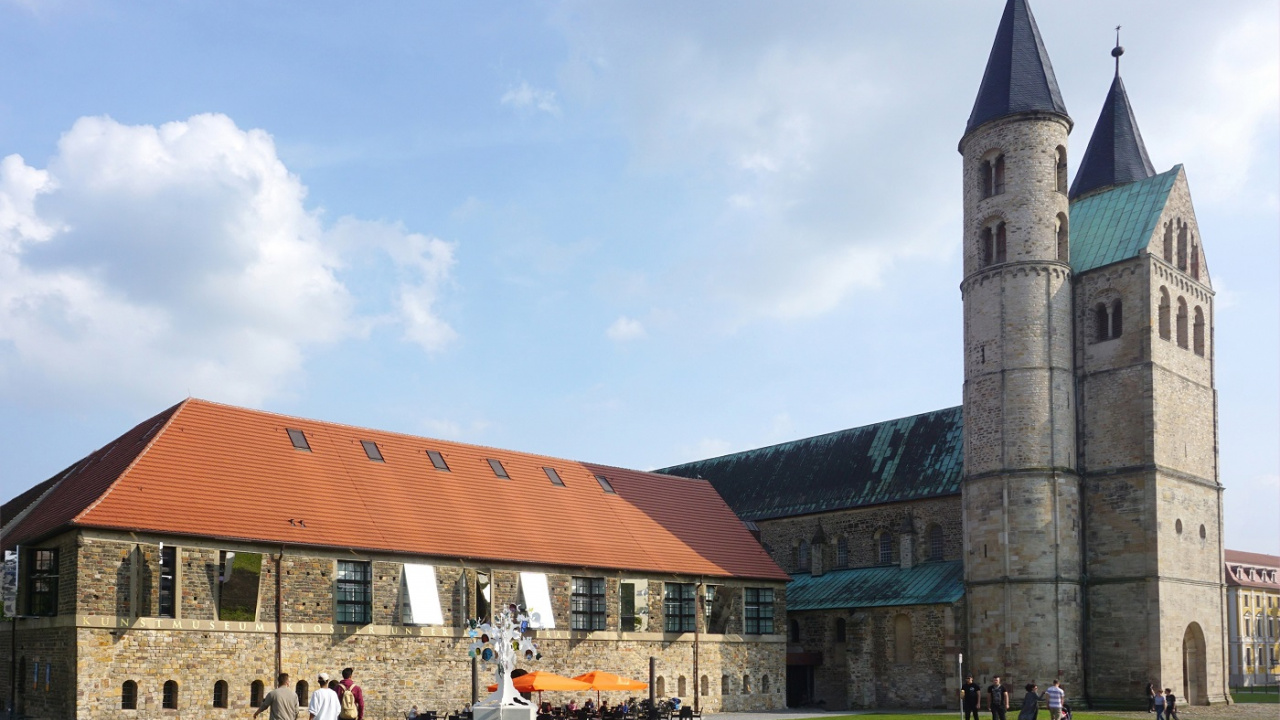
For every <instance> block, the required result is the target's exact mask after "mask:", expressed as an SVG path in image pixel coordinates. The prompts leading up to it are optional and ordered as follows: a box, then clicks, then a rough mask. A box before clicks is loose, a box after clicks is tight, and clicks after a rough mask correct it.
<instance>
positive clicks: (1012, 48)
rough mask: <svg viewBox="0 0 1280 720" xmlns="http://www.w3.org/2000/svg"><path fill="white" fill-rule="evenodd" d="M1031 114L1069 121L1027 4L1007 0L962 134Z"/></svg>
mask: <svg viewBox="0 0 1280 720" xmlns="http://www.w3.org/2000/svg"><path fill="white" fill-rule="evenodd" d="M1037 111H1040V112H1051V113H1057V114H1059V115H1062V116H1063V117H1066V118H1067V119H1068V120H1070V116H1069V115H1067V106H1066V105H1065V104H1064V103H1063V102H1062V93H1061V92H1059V91H1058V79H1057V78H1055V77H1054V76H1053V65H1051V64H1050V63H1049V53H1047V52H1045V49H1044V42H1043V41H1042V40H1041V39H1040V29H1039V28H1038V27H1036V19H1035V18H1034V17H1032V15H1031V8H1030V7H1028V6H1027V0H1009V2H1008V4H1006V5H1005V6H1004V15H1003V16H1002V17H1001V18H1000V28H999V29H998V30H996V40H995V43H993V44H992V46H991V56H990V57H988V58H987V70H986V72H985V73H983V74H982V86H981V87H980V88H979V89H978V99H977V100H975V101H974V103H973V112H971V113H969V124H968V125H967V126H966V127H965V130H964V131H965V134H966V135H967V134H968V133H970V132H972V131H973V130H974V129H975V128H977V127H978V126H979V125H981V124H983V123H985V122H988V121H990V120H995V119H996V118H1002V117H1004V116H1006V115H1014V114H1016V113H1023V112H1037Z"/></svg>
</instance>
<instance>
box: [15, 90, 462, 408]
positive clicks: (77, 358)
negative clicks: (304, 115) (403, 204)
mask: <svg viewBox="0 0 1280 720" xmlns="http://www.w3.org/2000/svg"><path fill="white" fill-rule="evenodd" d="M305 199H306V188H305V187H304V186H303V184H302V182H301V180H300V179H299V178H298V177H297V176H296V175H293V174H291V173H290V172H289V170H288V169H287V168H286V167H285V166H284V164H283V163H282V162H281V161H280V159H279V157H278V156H277V154H276V149H275V144H274V142H273V141H272V138H271V136H270V135H268V134H267V133H266V132H264V131H262V130H247V131H246V130H241V129H240V128H238V127H236V125H235V123H234V122H232V120H231V119H230V118H228V117H226V116H224V115H198V116H195V117H192V118H190V119H188V120H186V121H183V122H171V123H166V124H164V125H161V126H159V127H154V126H149V125H140V126H127V125H122V124H120V123H118V122H116V121H114V120H112V119H110V118H106V117H88V118H81V119H80V120H79V121H77V122H76V123H75V125H74V126H73V127H72V128H71V129H70V130H69V131H68V132H67V133H66V134H65V135H64V136H63V137H62V139H61V140H60V142H59V144H58V151H57V153H56V155H55V156H54V157H53V158H52V159H51V160H50V161H49V163H48V166H47V167H46V168H45V169H43V170H40V169H36V168H34V167H31V166H29V165H27V164H26V162H25V161H24V160H23V159H22V158H21V157H19V156H17V155H10V156H9V157H6V158H4V160H3V161H0V392H4V393H5V394H8V395H10V396H18V397H27V398H36V397H40V398H45V399H48V398H49V397H51V396H52V397H56V396H62V395H71V394H90V395H93V396H96V397H102V396H110V395H118V396H120V397H128V398H134V399H142V400H144V401H146V402H154V401H156V400H161V401H165V400H173V399H176V398H178V397H182V396H184V395H186V394H188V393H192V394H207V395H210V396H213V397H217V398H220V399H225V400H227V401H230V402H236V403H246V404H257V403H260V402H261V401H262V400H263V399H264V398H266V397H269V396H272V395H275V394H278V393H280V392H282V391H285V390H287V389H288V388H290V387H291V386H296V384H297V382H298V378H299V371H300V370H301V369H302V365H303V361H304V357H305V353H306V351H307V349H308V348H310V347H313V346H318V345H323V344H327V343H333V342H335V341H338V340H340V339H342V338H345V337H350V336H353V335H360V334H362V333H364V332H367V330H368V329H369V327H371V326H372V325H373V324H375V323H377V322H379V321H380V319H378V318H371V317H361V316H359V315H358V314H357V313H356V310H355V305H356V303H355V298H354V297H353V294H352V292H351V291H350V290H349V289H348V287H347V286H346V285H345V284H344V283H343V281H342V278H341V271H342V269H343V267H344V264H345V262H344V256H343V254H342V253H343V249H344V248H345V249H348V250H349V249H350V248H351V247H352V246H353V242H354V241H353V239H352V238H353V237H354V236H356V235H358V236H360V237H361V238H362V239H363V240H364V241H366V244H369V243H372V244H373V245H374V246H375V247H376V248H377V249H379V250H380V251H382V252H383V253H385V254H386V255H387V256H388V257H389V260H390V262H391V263H392V264H393V265H394V266H395V267H396V269H397V273H398V275H399V278H398V280H399V282H398V283H396V284H394V285H393V286H392V289H391V292H392V293H393V295H394V297H393V298H390V299H388V300H387V304H388V305H390V306H392V307H393V308H394V310H393V311H392V314H393V315H394V317H392V318H389V320H390V321H391V322H395V323H398V324H400V325H401V326H402V328H403V334H404V336H405V338H406V339H408V340H410V341H412V342H415V343H417V344H419V345H421V346H422V347H423V348H425V349H428V350H436V349H439V348H440V347H442V346H443V345H444V344H446V343H447V342H448V341H449V340H450V339H451V338H452V337H453V334H454V333H453V330H452V329H451V328H450V327H449V326H448V325H447V324H446V323H445V322H444V321H443V320H441V319H440V318H439V317H438V316H437V315H436V313H435V311H434V305H435V302H436V299H437V294H438V292H439V288H440V287H441V286H442V285H444V284H445V283H446V282H447V281H448V278H449V273H450V269H451V267H452V265H453V254H452V246H451V245H449V244H448V243H445V242H443V241H440V240H438V239H435V238H429V237H426V236H423V235H419V234H415V233H409V232H407V231H405V230H404V228H402V227H399V226H396V225H388V224H383V223H370V222H363V221H357V220H353V219H346V218H344V219H343V220H341V221H339V222H338V224H337V225H336V226H335V227H334V228H333V229H332V230H329V229H326V228H325V227H324V225H323V223H322V222H321V219H320V216H319V213H318V211H316V210H314V209H309V208H307V206H306V204H305ZM365 250H366V251H367V248H365ZM381 320H384V321H385V320H388V319H381Z"/></svg>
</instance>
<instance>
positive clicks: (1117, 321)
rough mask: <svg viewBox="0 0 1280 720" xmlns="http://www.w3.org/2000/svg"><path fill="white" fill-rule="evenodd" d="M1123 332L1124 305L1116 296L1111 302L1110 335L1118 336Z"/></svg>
mask: <svg viewBox="0 0 1280 720" xmlns="http://www.w3.org/2000/svg"><path fill="white" fill-rule="evenodd" d="M1123 332H1124V307H1123V306H1122V305H1121V303H1120V300H1119V299H1118V298H1117V299H1116V300H1115V301H1114V302H1112V303H1111V337H1113V338H1118V337H1120V334H1121V333H1123Z"/></svg>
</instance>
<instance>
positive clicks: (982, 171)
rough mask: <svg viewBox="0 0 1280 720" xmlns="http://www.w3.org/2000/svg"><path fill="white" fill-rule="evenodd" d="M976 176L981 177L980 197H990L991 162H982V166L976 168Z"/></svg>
mask: <svg viewBox="0 0 1280 720" xmlns="http://www.w3.org/2000/svg"><path fill="white" fill-rule="evenodd" d="M978 174H979V175H981V178H980V179H981V181H982V197H983V198H989V197H991V187H992V183H991V161H990V160H983V161H982V164H981V165H979V166H978Z"/></svg>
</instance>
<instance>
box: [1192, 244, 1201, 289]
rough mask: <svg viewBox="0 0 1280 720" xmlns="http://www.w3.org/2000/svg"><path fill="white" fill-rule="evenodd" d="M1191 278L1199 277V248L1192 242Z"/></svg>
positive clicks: (1196, 278)
mask: <svg viewBox="0 0 1280 720" xmlns="http://www.w3.org/2000/svg"><path fill="white" fill-rule="evenodd" d="M1191 279H1192V280H1199V279H1200V248H1199V246H1197V245H1196V244H1195V243H1194V242H1193V243H1191Z"/></svg>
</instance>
